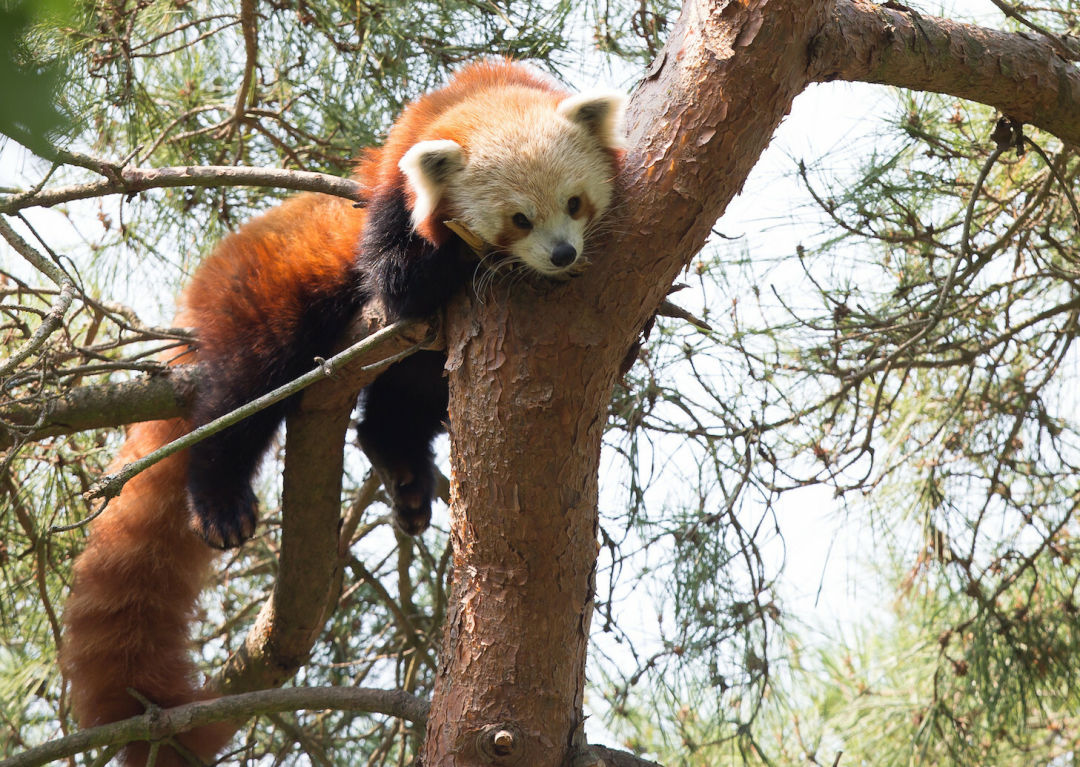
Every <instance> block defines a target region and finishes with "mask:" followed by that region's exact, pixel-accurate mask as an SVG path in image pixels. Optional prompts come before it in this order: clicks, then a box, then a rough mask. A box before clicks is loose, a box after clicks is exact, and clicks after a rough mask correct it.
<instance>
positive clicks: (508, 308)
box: [424, 0, 832, 767]
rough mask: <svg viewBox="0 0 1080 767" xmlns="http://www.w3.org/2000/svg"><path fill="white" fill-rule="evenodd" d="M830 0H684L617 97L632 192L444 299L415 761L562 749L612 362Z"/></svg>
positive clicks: (552, 763) (656, 300)
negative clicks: (519, 270)
mask: <svg viewBox="0 0 1080 767" xmlns="http://www.w3.org/2000/svg"><path fill="white" fill-rule="evenodd" d="M831 5H832V3H831V2H829V1H828V0H814V1H812V2H795V1H794V0H751V1H750V2H746V1H745V0H743V1H740V2H705V1H704V0H692V1H690V2H687V3H685V4H684V7H683V11H682V15H681V16H680V19H679V21H678V24H677V25H676V27H675V29H674V31H673V33H672V36H671V39H670V40H669V41H668V43H667V45H666V46H665V48H664V51H663V52H662V53H661V54H660V56H659V57H658V59H657V62H656V64H655V65H654V66H653V68H652V70H651V71H650V72H649V74H648V75H647V77H646V79H645V81H643V83H642V84H641V86H640V87H639V88H638V90H637V92H636V93H635V94H634V97H633V99H632V101H631V108H630V113H629V118H630V130H629V145H630V147H631V151H630V153H629V154H628V156H627V158H626V162H625V168H624V174H623V186H624V188H625V189H627V190H632V194H625V195H624V199H623V200H622V202H621V203H620V206H619V207H620V208H621V210H620V212H619V213H618V214H617V215H618V218H617V220H616V221H614V223H613V225H612V230H613V231H614V232H616V234H614V236H612V237H611V239H610V241H609V242H608V243H607V246H606V247H605V248H604V251H603V252H602V253H600V254H598V258H596V259H595V260H594V265H593V266H592V267H591V268H590V269H589V270H588V272H586V274H584V275H583V276H582V277H580V278H578V279H577V280H575V281H574V282H573V283H571V284H569V285H566V286H563V287H560V288H558V289H557V290H552V289H550V288H549V289H545V288H543V287H534V288H533V289H529V288H528V287H527V286H524V285H521V284H519V285H516V286H514V289H513V290H509V291H508V290H504V289H503V286H500V287H498V288H496V289H495V290H494V291H493V292H494V293H495V295H492V296H487V297H485V298H486V300H485V301H484V302H483V303H480V302H478V301H475V300H472V299H470V298H469V297H467V296H463V297H461V298H459V299H457V300H455V301H454V302H453V303H452V304H451V306H450V307H449V308H448V311H447V325H446V330H447V353H448V363H447V369H448V371H449V376H450V414H451V423H450V439H451V446H452V449H451V465H452V469H453V471H452V475H451V538H452V543H453V546H454V557H455V559H454V584H453V591H452V594H451V600H450V601H451V604H450V611H449V615H448V618H447V623H446V627H445V631H444V634H443V645H442V650H441V654H440V659H439V671H438V675H437V677H436V682H435V690H434V695H433V700H432V708H431V714H430V717H429V719H428V726H427V739H426V742H425V755H424V764H425V765H426V766H427V767H450V765H454V766H455V767H463V766H464V765H492V764H497V765H510V764H523V765H525V764H527V765H530V767H560V766H561V765H563V764H565V763H566V762H567V761H568V759H569V757H570V754H571V752H572V741H573V734H574V732H575V731H576V730H577V728H578V727H579V726H580V724H581V707H582V698H583V691H584V681H585V657H586V650H587V646H588V635H589V622H590V618H591V612H592V603H593V591H592V578H593V574H594V569H595V566H596V557H597V543H596V528H597V486H598V471H599V464H600V445H601V438H602V434H603V427H604V424H605V422H606V420H607V409H608V402H609V399H610V395H611V389H612V386H613V384H614V382H615V378H616V375H617V371H618V369H619V364H620V362H621V361H622V359H623V356H624V353H625V352H626V349H627V348H628V347H629V346H630V345H631V344H632V343H633V342H634V341H635V340H636V337H637V335H638V333H639V332H640V329H641V328H642V326H643V325H644V323H645V322H646V321H647V320H648V318H649V317H651V316H652V314H653V313H654V312H655V311H656V309H657V307H658V306H659V305H660V303H661V302H662V301H663V299H664V295H665V293H666V291H667V289H668V287H669V286H670V284H671V282H672V281H673V279H674V278H675V276H676V275H677V274H678V272H679V270H680V269H682V268H684V267H685V266H686V265H687V264H688V263H689V261H690V259H691V258H692V257H693V256H694V254H695V253H697V252H698V250H699V249H700V248H701V247H702V245H703V244H704V243H705V239H706V237H707V236H708V233H709V231H710V228H711V225H712V223H713V222H715V221H716V219H717V218H718V217H719V215H720V214H721V213H722V212H723V210H724V208H725V207H726V205H727V203H728V202H729V201H730V200H731V198H732V197H733V196H734V195H735V194H736V192H737V191H738V190H739V189H740V188H741V186H742V183H743V181H744V180H745V178H746V176H747V174H748V173H749V172H750V169H751V168H752V167H753V166H754V164H755V162H756V161H757V159H758V157H759V156H760V154H761V152H762V151H763V150H764V148H765V146H766V144H767V143H768V140H769V137H771V136H772V134H773V131H774V130H775V129H776V126H777V125H778V124H779V122H780V119H781V118H782V117H783V115H784V114H786V113H787V111H788V109H789V108H790V106H791V102H792V100H793V99H794V97H795V95H796V94H797V93H799V92H800V91H801V90H802V89H803V88H804V87H805V86H806V84H807V82H808V76H807V72H806V69H807V62H808V60H809V40H810V39H811V38H812V37H813V35H814V34H816V33H817V31H818V30H819V28H820V24H821V23H822V21H823V20H824V18H825V17H826V14H827V12H828V10H829V8H830V7H831ZM541 292H542V293H544V294H545V295H543V296H541V295H539V293H541ZM496 741H498V742H496Z"/></svg>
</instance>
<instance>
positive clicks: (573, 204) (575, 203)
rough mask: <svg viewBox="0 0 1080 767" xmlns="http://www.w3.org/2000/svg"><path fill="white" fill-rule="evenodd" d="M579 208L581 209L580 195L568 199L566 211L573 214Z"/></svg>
mask: <svg viewBox="0 0 1080 767" xmlns="http://www.w3.org/2000/svg"><path fill="white" fill-rule="evenodd" d="M579 210H581V198H580V197H577V196H575V197H571V198H570V199H569V200H567V201H566V212H567V213H569V214H570V215H571V216H573V215H575V214H576V213H577V212H578V211H579Z"/></svg>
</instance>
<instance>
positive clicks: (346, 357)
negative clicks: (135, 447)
mask: <svg viewBox="0 0 1080 767" xmlns="http://www.w3.org/2000/svg"><path fill="white" fill-rule="evenodd" d="M425 322H426V321H425V320H402V321H400V322H395V323H394V324H393V325H390V326H388V327H385V328H383V329H382V330H379V331H378V332H376V333H373V334H371V335H370V336H368V337H366V338H364V339H363V340H361V341H357V342H356V343H355V344H353V345H352V346H350V347H349V348H347V349H345V350H344V351H342V352H339V353H338V354H336V355H334V356H333V357H331V358H330V359H328V360H326V361H324V362H322V363H321V364H319V365H318V366H317V367H316V368H315V369H314V370H311V371H309V372H307V373H305V374H304V375H302V376H300V377H298V378H295V379H293V380H292V381H289V382H288V383H287V384H284V385H282V386H279V387H278V388H276V389H274V390H273V391H270V392H268V393H266V394H264V395H263V396H261V397H257V398H256V399H253V400H252V401H251V402H249V403H247V404H246V405H243V406H242V407H238V408H237V409H236V410H233V411H232V412H230V413H226V414H225V415H223V416H221V417H220V418H215V419H214V420H213V421H211V422H210V423H207V424H205V425H203V426H200V427H198V428H197V429H193V430H192V431H190V432H188V433H187V434H185V435H184V436H182V437H180V438H179V439H176V440H173V441H172V442H170V443H169V444H167V445H164V446H162V447H160V448H158V449H157V450H155V451H153V452H152V453H150V454H148V455H146V456H144V457H142V458H140V459H139V460H137V461H132V462H131V463H129V464H127V465H126V466H124V468H122V469H121V470H120V471H118V472H114V473H112V474H107V475H105V476H104V477H102V478H101V479H99V480H98V481H97V482H95V483H94V484H93V485H91V487H90V489H89V490H88V491H87V492H86V493H85V494H84V495H85V497H86V498H87V499H88V500H89V499H93V498H104V499H105V500H106V501H108V500H109V499H111V498H114V497H116V496H117V495H118V494H119V493H120V490H121V489H122V488H123V487H124V485H125V484H127V482H128V481H129V480H130V479H131V478H132V477H134V476H135V475H136V474H138V473H139V472H141V471H144V470H145V469H147V468H148V467H150V466H153V465H154V464H155V463H157V462H158V461H160V460H162V459H163V458H167V457H169V456H170V455H172V454H174V453H178V452H180V451H181V450H184V449H185V448H188V447H191V446H192V445H194V444H195V443H196V442H201V441H202V440H204V439H206V438H207V437H209V436H210V435H211V434H216V433H217V432H219V431H222V430H223V429H226V428H227V427H229V426H232V425H233V424H234V423H238V422H239V421H242V420H243V419H245V418H247V417H248V416H250V415H252V414H254V413H257V412H259V411H260V410H264V409H265V408H268V407H270V405H273V404H274V403H277V402H281V400H283V399H286V398H287V397H290V396H292V395H293V394H296V393H297V392H299V391H302V390H304V389H306V388H307V387H308V386H310V385H311V384H313V383H315V382H317V381H321V380H323V379H326V378H330V377H331V376H333V375H334V373H335V368H336V367H339V366H341V365H345V364H347V363H348V362H349V361H350V360H352V359H354V358H356V357H358V356H360V355H362V354H365V353H367V352H369V351H371V350H372V349H374V348H376V347H378V346H380V345H382V344H383V343H384V342H387V341H389V340H390V339H394V338H397V337H398V336H401V335H404V334H406V333H408V332H410V331H411V330H413V329H415V328H416V327H418V326H421V325H423V324H425Z"/></svg>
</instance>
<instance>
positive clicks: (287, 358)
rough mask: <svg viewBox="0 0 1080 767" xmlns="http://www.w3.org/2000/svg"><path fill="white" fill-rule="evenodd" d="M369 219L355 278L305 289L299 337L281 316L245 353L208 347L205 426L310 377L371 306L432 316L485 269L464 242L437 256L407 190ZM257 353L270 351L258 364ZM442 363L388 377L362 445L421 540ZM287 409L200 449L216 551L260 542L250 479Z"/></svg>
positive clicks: (198, 465) (248, 342)
mask: <svg viewBox="0 0 1080 767" xmlns="http://www.w3.org/2000/svg"><path fill="white" fill-rule="evenodd" d="M367 216H368V218H367V224H366V226H365V229H364V238H363V242H362V243H360V248H359V253H358V258H357V271H356V273H355V274H354V275H350V278H351V279H349V280H346V281H343V283H342V286H341V287H340V288H339V289H338V291H337V293H335V294H333V295H325V294H323V295H318V294H315V293H313V292H312V291H311V289H306V288H305V286H303V285H298V286H296V291H297V301H298V305H299V306H302V307H304V311H303V314H302V315H301V317H300V319H299V321H298V322H297V324H296V326H295V327H291V328H285V329H283V328H282V327H281V320H280V318H273V319H268V322H267V323H265V327H260V328H254V329H252V331H251V332H252V333H254V334H258V333H260V332H265V333H267V334H268V336H269V338H263V339H254V338H252V339H234V341H235V343H236V347H238V348H229V349H211V348H201V349H200V364H201V366H202V369H203V372H204V380H205V382H206V383H205V387H206V388H205V390H204V391H201V392H200V394H199V398H198V400H197V402H196V404H195V411H194V414H193V417H194V421H195V425H196V426H201V425H203V424H205V423H208V422H209V421H211V420H213V419H215V418H217V417H219V416H221V415H224V414H225V413H228V412H229V411H231V410H234V409H235V408H236V407H238V406H240V405H242V404H244V403H246V402H249V401H251V400H252V399H254V398H255V397H258V396H261V395H262V394H265V393H266V392H268V391H270V390H271V389H274V388H277V387H278V386H281V385H282V384H284V383H287V382H288V381H290V380H292V379H293V378H295V377H297V376H298V375H301V374H302V373H305V372H307V371H308V370H310V369H311V368H312V367H313V365H314V362H313V358H314V357H315V356H327V355H328V354H329V351H330V349H331V348H332V345H333V343H334V342H335V341H336V339H337V337H338V335H339V334H340V332H341V330H342V329H343V328H344V327H345V325H346V323H347V322H348V320H349V318H350V317H351V316H352V315H353V314H354V313H355V312H356V311H357V310H358V309H359V308H360V307H361V306H362V305H363V302H364V301H365V300H366V299H367V298H368V297H371V296H376V295H378V296H381V297H382V298H383V300H384V302H385V304H386V306H387V309H388V310H389V312H390V314H391V316H392V317H393V318H395V319H397V318H402V317H421V316H426V315H429V314H432V313H433V312H435V311H436V310H438V309H440V308H441V307H442V306H443V305H444V304H445V303H446V301H447V299H448V298H449V297H450V296H451V295H452V294H453V293H455V292H456V291H457V290H458V289H460V288H461V286H462V285H464V284H465V282H466V281H467V280H468V279H469V276H470V275H471V274H472V272H473V270H474V269H475V266H476V260H475V259H474V258H470V257H469V256H468V255H465V254H463V253H462V251H463V248H462V245H461V243H460V241H459V240H458V239H457V238H452V240H451V241H450V242H448V243H446V244H445V245H444V246H442V247H440V248H436V247H434V246H432V245H431V243H429V242H428V241H426V240H424V239H423V238H421V237H418V236H417V235H416V234H415V233H413V231H412V222H411V220H410V214H409V211H408V209H407V207H406V201H405V194H404V192H403V190H402V189H400V188H394V189H390V190H387V191H384V192H382V193H380V194H378V195H377V196H376V197H375V198H374V199H373V200H372V201H371V203H370V204H369V206H368V210H367ZM305 293H308V294H305ZM256 340H258V341H260V342H259V343H256ZM255 349H267V350H268V351H265V352H263V353H262V355H261V356H260V355H259V354H258V353H256V352H255V351H253V350H255ZM444 361H445V357H444V355H442V354H439V353H435V352H420V353H418V354H415V355H413V356H412V357H410V358H408V359H406V360H403V361H402V362H400V363H398V364H396V365H394V366H392V367H391V368H390V369H389V370H387V371H386V372H385V373H383V374H382V375H381V376H380V377H379V378H378V379H377V380H376V381H375V382H374V383H372V385H371V386H369V387H368V388H367V389H366V390H365V393H364V395H363V399H364V415H363V419H362V421H361V423H360V427H359V429H358V434H359V437H360V442H361V445H362V446H363V447H364V449H365V451H366V452H367V454H368V457H369V458H370V459H371V461H372V464H373V465H374V467H375V468H376V470H377V471H378V472H379V473H380V474H381V475H382V477H383V479H384V481H385V483H386V487H387V491H388V493H389V494H390V496H391V498H392V500H393V505H394V512H395V519H396V521H397V523H398V526H399V527H401V529H402V530H404V531H406V532H408V533H411V534H416V533H419V532H421V531H423V530H424V529H425V528H426V527H427V525H428V522H429V520H430V518H431V499H432V495H433V494H434V489H435V468H434V465H433V463H432V454H431V441H432V439H433V438H434V437H435V435H436V434H438V433H439V432H440V431H442V423H443V421H444V420H445V419H446V403H447V392H446V380H445V378H444V377H443V372H442V369H443V364H444ZM287 411H288V401H286V402H285V403H280V404H278V405H275V406H273V407H271V408H268V409H266V410H264V411H261V412H260V413H257V414H256V415H254V416H251V417H249V418H247V419H245V420H244V421H243V422H242V423H239V424H236V425H235V426H232V427H230V428H228V429H226V430H225V431H222V432H220V433H218V434H215V435H214V436H212V437H209V438H208V439H206V440H204V441H202V442H200V443H198V444H197V445H195V446H194V447H192V448H191V452H190V462H191V463H190V469H189V478H188V499H189V504H190V506H191V511H192V515H193V517H194V524H195V527H196V529H197V530H198V531H199V532H200V533H201V535H202V536H203V538H205V539H206V541H207V542H208V543H209V544H210V545H212V546H216V547H218V548H230V547H233V546H239V545H240V544H241V543H243V542H244V541H245V540H247V539H248V538H250V537H251V535H252V534H253V533H254V529H255V522H256V514H257V508H256V502H255V495H254V493H253V492H252V490H251V479H252V477H253V476H254V474H255V471H256V469H257V468H258V464H259V461H260V459H261V458H262V455H263V453H264V452H265V451H266V448H267V447H268V446H269V444H270V440H271V439H272V437H273V435H274V432H275V431H276V430H277V428H278V426H279V425H280V423H281V421H282V419H283V418H284V416H285V414H286V412H287Z"/></svg>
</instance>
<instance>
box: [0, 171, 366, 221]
mask: <svg viewBox="0 0 1080 767" xmlns="http://www.w3.org/2000/svg"><path fill="white" fill-rule="evenodd" d="M95 170H96V171H97V172H99V173H101V174H102V175H104V176H105V177H106V178H105V179H103V180H101V181H92V182H89V183H86V184H76V185H73V186H65V187H59V188H57V189H48V190H42V191H40V192H37V191H33V190H31V191H28V192H23V193H21V194H16V195H9V196H7V197H3V198H0V213H8V214H10V213H14V212H15V211H18V210H22V209H24V208H32V207H38V208H49V207H52V206H53V205H59V204H61V203H65V202H72V201H74V200H85V199H89V198H91V197H101V196H103V195H107V194H135V193H137V192H144V191H146V190H148V189H168V188H173V187H181V186H197V187H221V186H267V187H275V188H279V189H292V190H294V191H301V192H322V193H323V194H332V195H335V196H338V197H344V198H346V199H349V200H356V201H357V202H363V201H364V198H365V193H366V192H365V188H364V186H363V185H362V184H360V183H358V182H356V181H353V180H352V179H348V178H341V177H340V176H332V175H330V174H327V173H313V172H311V171H306V170H285V169H283V168H249V167H240V166H231V165H202V166H194V165H188V166H178V167H173V168H120V167H118V166H116V165H112V164H109V163H103V164H102V165H100V166H98V167H97V168H96V169H95Z"/></svg>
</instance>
